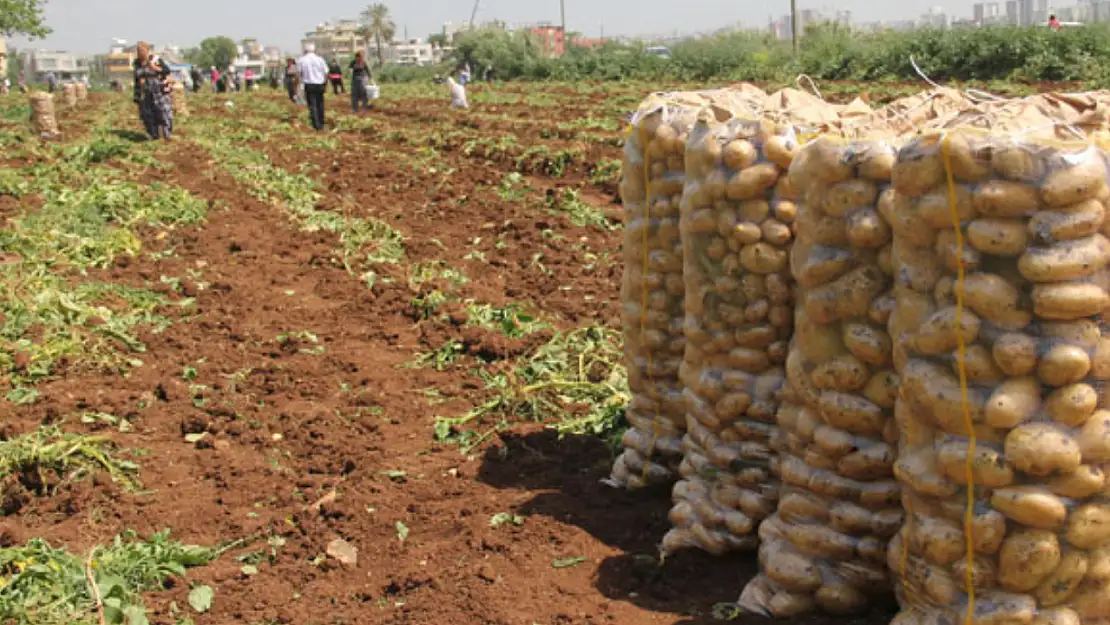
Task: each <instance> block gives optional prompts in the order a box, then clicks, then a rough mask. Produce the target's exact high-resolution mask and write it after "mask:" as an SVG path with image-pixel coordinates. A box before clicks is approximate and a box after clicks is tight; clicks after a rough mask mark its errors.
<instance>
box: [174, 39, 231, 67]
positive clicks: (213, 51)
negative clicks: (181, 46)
mask: <svg viewBox="0 0 1110 625" xmlns="http://www.w3.org/2000/svg"><path fill="white" fill-rule="evenodd" d="M238 55H239V48H238V46H237V45H236V44H235V41H234V40H232V39H231V38H230V37H209V38H207V39H205V40H203V41H201V42H200V47H198V48H193V49H191V50H189V51H188V52H186V53H185V60H187V61H189V62H190V63H192V64H194V65H199V66H200V67H216V68H219V69H221V70H222V69H224V68H226V67H227V66H229V65H231V64H232V62H234V61H235V57H236V56H238Z"/></svg>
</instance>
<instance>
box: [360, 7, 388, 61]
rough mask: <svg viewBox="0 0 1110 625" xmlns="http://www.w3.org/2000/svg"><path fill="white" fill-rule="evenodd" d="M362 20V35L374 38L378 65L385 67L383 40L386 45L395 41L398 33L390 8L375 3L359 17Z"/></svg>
mask: <svg viewBox="0 0 1110 625" xmlns="http://www.w3.org/2000/svg"><path fill="white" fill-rule="evenodd" d="M359 17H360V19H361V20H362V33H363V35H364V36H365V37H366V38H367V39H370V38H373V39H374V42H375V43H376V44H377V47H378V64H379V65H385V54H384V53H383V52H382V40H385V42H386V43H389V42H391V41H393V35H395V34H396V33H397V25H396V24H394V23H393V19H392V18H391V16H390V15H389V7H387V6H385V5H384V4H382V3H381V2H375V3H374V4H371V5H370V6H368V7H366V9H364V10H363V11H362V15H360V16H359Z"/></svg>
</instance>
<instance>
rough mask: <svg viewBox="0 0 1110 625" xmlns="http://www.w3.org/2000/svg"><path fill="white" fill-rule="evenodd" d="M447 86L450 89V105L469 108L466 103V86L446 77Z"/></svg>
mask: <svg viewBox="0 0 1110 625" xmlns="http://www.w3.org/2000/svg"><path fill="white" fill-rule="evenodd" d="M447 86H448V87H449V88H450V89H451V107H452V108H457V109H465V108H470V107H468V106H467V104H466V87H464V86H462V85H460V84H459V83H457V82H455V79H454V78H451V77H450V76H448V77H447Z"/></svg>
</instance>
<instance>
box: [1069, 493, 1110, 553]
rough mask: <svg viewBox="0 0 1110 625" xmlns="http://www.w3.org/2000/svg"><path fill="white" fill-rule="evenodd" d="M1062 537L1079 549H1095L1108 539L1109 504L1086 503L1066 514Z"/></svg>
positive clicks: (1109, 528) (1109, 534)
mask: <svg viewBox="0 0 1110 625" xmlns="http://www.w3.org/2000/svg"><path fill="white" fill-rule="evenodd" d="M1064 538H1065V540H1067V541H1068V543H1070V544H1071V545H1073V546H1075V547H1078V548H1079V549H1097V548H1099V547H1102V546H1103V545H1105V544H1106V543H1107V541H1108V540H1110V504H1103V503H1087V504H1083V505H1081V506H1079V507H1078V508H1076V509H1075V510H1074V511H1073V512H1072V513H1071V515H1070V516H1068V524H1067V528H1066V529H1065V530H1064Z"/></svg>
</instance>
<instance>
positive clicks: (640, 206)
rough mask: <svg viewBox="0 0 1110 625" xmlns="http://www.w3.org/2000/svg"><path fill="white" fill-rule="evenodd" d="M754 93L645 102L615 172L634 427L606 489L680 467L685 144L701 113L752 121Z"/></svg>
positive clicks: (664, 477) (669, 477) (669, 474)
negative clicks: (621, 223)
mask: <svg viewBox="0 0 1110 625" xmlns="http://www.w3.org/2000/svg"><path fill="white" fill-rule="evenodd" d="M752 89H753V88H747V89H743V88H734V89H730V90H718V91H707V92H700V93H694V92H689V93H662V94H655V95H652V96H650V97H648V98H647V99H646V100H645V101H644V102H643V103H642V104H641V105H640V107H639V109H638V110H637V111H636V113H635V114H634V115H633V117H632V120H631V124H630V127H629V130H628V134H627V137H626V139H625V144H624V158H623V161H622V164H621V185H620V189H621V200H622V203H623V205H624V213H625V231H624V245H623V249H624V261H625V269H624V275H623V277H622V281H621V321H622V323H621V325H622V328H623V333H624V346H625V361H626V363H627V366H628V385H629V389H630V390H631V392H632V400H631V401H630V403H629V405H628V407H627V410H626V415H627V417H628V421H629V424H630V425H631V427H630V428H629V429H628V431H627V432H626V433H625V436H624V439H623V445H624V452H623V453H622V454H621V456H620V457H619V458H617V461H616V462H615V463H614V465H613V471H612V475H611V477H610V480H609V481H610V483H611V484H614V485H617V486H622V487H628V488H639V487H643V486H646V485H648V484H666V483H670V482H671V481H673V480H674V479H675V477H676V475H677V468H678V464H679V462H680V461H681V460H682V436H683V433H684V431H685V429H686V407H685V404H684V402H683V398H682V384H681V382H680V381H679V368H680V366H681V365H682V358H683V353H684V351H685V347H686V345H685V339H684V337H683V323H684V317H685V311H684V308H683V306H684V304H683V302H684V293H685V288H686V287H685V283H684V281H683V277H682V270H683V260H682V258H683V255H682V238H681V235H680V233H679V204H680V202H681V199H682V190H683V185H684V183H685V180H686V160H685V153H686V139H687V135H688V133H689V131H690V128H691V127H692V126H693V125H694V122H695V121H696V120H697V117H698V113H699V112H700V111H701V110H702V109H705V108H706V107H708V109H709V111H710V112H711V113H712V114H713V116H714V118H715V119H717V120H720V121H723V120H726V119H729V118H731V117H732V116H733V115H734V114H736V113H739V114H745V113H746V114H747V116H749V117H751V116H752V115H754V112H755V110H757V107H758V106H759V105H761V103H762V100H763V97H759V94H761V93H762V92H759V91H758V90H755V91H754V96H753V90H752Z"/></svg>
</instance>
